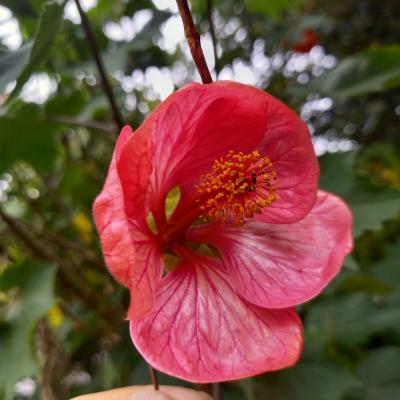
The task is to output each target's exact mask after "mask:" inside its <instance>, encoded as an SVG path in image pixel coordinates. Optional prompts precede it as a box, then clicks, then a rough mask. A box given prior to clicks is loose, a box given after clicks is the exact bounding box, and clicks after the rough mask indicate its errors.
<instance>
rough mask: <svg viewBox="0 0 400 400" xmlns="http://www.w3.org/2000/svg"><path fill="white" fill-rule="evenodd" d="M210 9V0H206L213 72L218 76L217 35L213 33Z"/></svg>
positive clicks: (211, 7) (211, 6)
mask: <svg viewBox="0 0 400 400" xmlns="http://www.w3.org/2000/svg"><path fill="white" fill-rule="evenodd" d="M212 9H213V5H212V0H207V19H208V24H209V26H210V34H211V40H212V44H213V52H214V61H215V74H216V75H217V78H218V74H219V72H220V68H219V60H218V54H217V37H216V35H215V28H214V22H213V15H212V14H213V13H212V11H213V10H212Z"/></svg>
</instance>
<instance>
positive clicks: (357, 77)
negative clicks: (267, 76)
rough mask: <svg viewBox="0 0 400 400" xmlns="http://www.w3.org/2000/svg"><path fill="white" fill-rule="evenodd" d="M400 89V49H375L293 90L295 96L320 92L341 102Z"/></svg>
mask: <svg viewBox="0 0 400 400" xmlns="http://www.w3.org/2000/svg"><path fill="white" fill-rule="evenodd" d="M399 86H400V46H386V47H373V48H371V49H369V50H366V51H364V52H362V53H359V54H357V55H355V56H351V57H347V58H345V59H344V60H343V61H341V62H339V64H338V65H337V66H336V68H334V69H332V70H331V71H328V72H326V73H325V74H323V75H321V76H319V77H317V78H315V79H312V80H311V81H310V82H309V83H307V84H306V85H302V86H300V85H298V86H295V87H293V88H292V89H290V91H291V92H292V93H293V94H297V95H307V94H309V93H310V92H313V93H319V94H320V95H321V96H329V97H333V98H337V99H346V98H348V97H353V96H360V95H364V94H367V93H372V92H381V91H384V90H387V89H392V88H395V87H399Z"/></svg>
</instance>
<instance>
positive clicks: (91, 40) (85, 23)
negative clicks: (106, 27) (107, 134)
mask: <svg viewBox="0 0 400 400" xmlns="http://www.w3.org/2000/svg"><path fill="white" fill-rule="evenodd" d="M75 4H76V7H77V9H78V12H79V16H80V17H81V21H82V27H83V30H84V31H85V35H86V39H87V41H88V44H89V47H90V50H91V52H92V56H93V58H94V61H95V63H96V66H97V69H98V71H99V74H100V77H101V81H102V84H103V88H104V91H105V92H106V95H107V98H108V102H109V103H110V107H111V111H112V114H113V117H114V121H115V122H116V124H117V125H118V127H119V128H120V129H121V128H122V126H123V125H124V123H123V120H122V116H121V113H120V112H119V109H118V107H117V103H116V101H115V99H114V95H113V92H112V89H111V85H110V83H109V82H108V79H107V75H106V72H105V69H104V66H103V62H102V61H101V57H100V52H99V48H98V47H97V43H96V39H95V37H94V34H93V31H92V27H91V26H90V23H89V19H88V17H87V15H86V14H85V12H84V11H83V9H82V6H81V3H80V2H79V0H75Z"/></svg>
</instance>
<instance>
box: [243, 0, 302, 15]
mask: <svg viewBox="0 0 400 400" xmlns="http://www.w3.org/2000/svg"><path fill="white" fill-rule="evenodd" d="M244 3H245V5H246V8H247V9H248V10H249V11H251V12H254V13H257V14H261V15H267V16H274V17H276V16H278V15H279V14H282V13H283V12H285V11H288V10H292V9H294V8H299V7H300V6H301V5H302V4H303V1H302V0H269V1H260V0H245V2H244Z"/></svg>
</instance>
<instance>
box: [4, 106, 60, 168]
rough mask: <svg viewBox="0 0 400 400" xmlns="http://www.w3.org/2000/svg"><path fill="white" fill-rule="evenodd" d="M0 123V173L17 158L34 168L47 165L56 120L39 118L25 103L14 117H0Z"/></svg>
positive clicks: (36, 109)
mask: <svg viewBox="0 0 400 400" xmlns="http://www.w3.org/2000/svg"><path fill="white" fill-rule="evenodd" d="M0 126H1V130H0V148H1V157H0V173H1V172H3V171H4V170H5V169H6V168H8V167H9V166H10V165H11V164H12V163H14V162H15V161H21V160H23V161H25V162H28V163H30V164H31V165H32V166H33V167H35V168H37V169H41V170H46V169H50V167H51V166H52V163H53V159H54V157H55V140H54V134H55V132H56V130H57V128H58V125H57V124H53V123H49V122H45V121H43V120H41V119H40V115H39V113H38V108H37V107H36V106H33V105H26V106H24V107H23V108H22V109H21V110H20V111H19V112H18V113H17V114H16V115H15V117H14V118H11V117H0Z"/></svg>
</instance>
